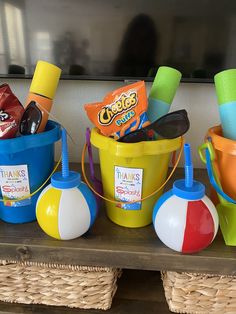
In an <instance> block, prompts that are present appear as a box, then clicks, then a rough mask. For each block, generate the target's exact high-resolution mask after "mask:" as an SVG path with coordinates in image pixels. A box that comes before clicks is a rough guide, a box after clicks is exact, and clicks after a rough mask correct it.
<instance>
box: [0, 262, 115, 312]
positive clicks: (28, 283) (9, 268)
mask: <svg viewBox="0 0 236 314" xmlns="http://www.w3.org/2000/svg"><path fill="white" fill-rule="evenodd" d="M120 274H121V271H120V270H118V269H114V268H108V267H86V266H71V265H57V264H44V263H32V262H15V261H0V300H1V301H5V302H16V303H25V304H46V305H56V306H68V307H75V308H81V309H91V308H93V309H102V310H106V309H109V308H110V307H111V303H112V298H113V296H114V294H115V292H116V288H117V286H116V280H117V277H118V276H120Z"/></svg>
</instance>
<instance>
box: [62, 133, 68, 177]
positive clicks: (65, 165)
mask: <svg viewBox="0 0 236 314" xmlns="http://www.w3.org/2000/svg"><path fill="white" fill-rule="evenodd" d="M61 132H62V133H61V135H62V136H61V141H62V177H63V178H66V177H68V176H69V160H68V146H67V136H66V129H64V128H62V130H61Z"/></svg>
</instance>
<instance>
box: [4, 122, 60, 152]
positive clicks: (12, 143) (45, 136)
mask: <svg viewBox="0 0 236 314" xmlns="http://www.w3.org/2000/svg"><path fill="white" fill-rule="evenodd" d="M46 128H49V129H48V130H47V129H46V130H45V131H44V132H42V133H38V134H32V135H25V136H19V137H15V138H11V139H5V140H0V154H15V153H19V152H22V151H24V150H27V149H31V148H37V147H41V146H45V145H50V144H53V143H55V142H57V141H59V140H60V138H61V125H60V124H59V123H57V122H55V121H52V120H48V122H47V125H46Z"/></svg>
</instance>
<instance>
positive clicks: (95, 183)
mask: <svg viewBox="0 0 236 314" xmlns="http://www.w3.org/2000/svg"><path fill="white" fill-rule="evenodd" d="M90 135H91V131H90V128H86V144H87V147H88V156H89V169H90V179H91V181H92V183H93V186H94V189H95V190H96V191H97V192H98V193H99V194H100V195H103V186H102V181H100V180H99V179H97V178H96V176H95V172H94V162H93V153H92V146H91V142H90ZM95 196H96V200H97V205H98V208H99V207H100V206H101V202H102V199H101V198H100V197H99V196H98V195H95Z"/></svg>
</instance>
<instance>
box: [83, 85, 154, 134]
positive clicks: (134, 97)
mask: <svg viewBox="0 0 236 314" xmlns="http://www.w3.org/2000/svg"><path fill="white" fill-rule="evenodd" d="M84 108H85V110H86V112H87V115H88V117H89V119H90V120H91V121H92V122H93V124H94V125H95V126H96V127H97V128H98V129H99V130H100V132H101V133H102V134H104V135H106V136H114V138H115V139H118V138H119V137H121V136H123V135H125V134H127V133H129V132H131V131H134V130H136V129H140V128H142V127H144V126H146V125H147V124H149V121H148V118H147V114H146V111H147V96H146V88H145V83H144V81H140V82H137V83H134V84H130V85H127V86H124V87H121V88H119V89H116V90H115V91H113V92H110V93H108V94H107V95H106V96H105V98H104V99H103V102H99V103H91V104H86V105H85V106H84Z"/></svg>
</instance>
